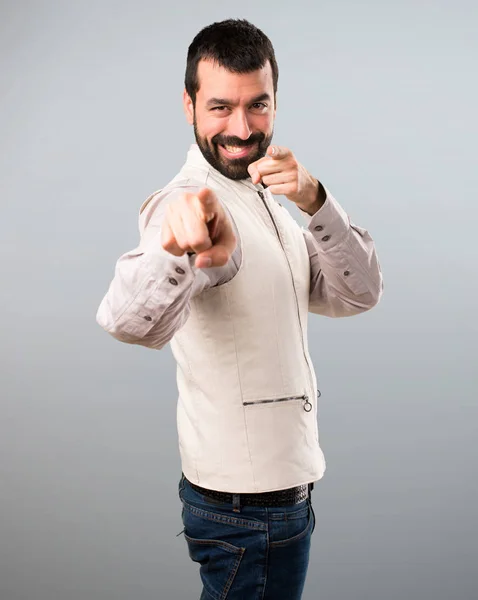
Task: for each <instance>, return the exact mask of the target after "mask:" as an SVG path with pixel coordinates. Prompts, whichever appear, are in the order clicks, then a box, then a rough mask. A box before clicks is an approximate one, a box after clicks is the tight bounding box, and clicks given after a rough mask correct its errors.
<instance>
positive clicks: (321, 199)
mask: <svg viewBox="0 0 478 600" xmlns="http://www.w3.org/2000/svg"><path fill="white" fill-rule="evenodd" d="M326 199H327V192H326V191H325V189H324V186H323V185H322V184H321V183H320V181H319V180H318V179H315V178H313V177H311V185H310V187H309V190H308V192H307V196H306V197H305V198H304V200H302V199H301V201H300V202H297V206H298V207H299V208H300V209H301V210H303V211H304V212H306V213H307V214H309V215H311V216H312V215H315V213H316V212H317V211H319V210H320V209H321V208H322V206H323V205H324V203H325V201H326Z"/></svg>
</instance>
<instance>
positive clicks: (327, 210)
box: [299, 187, 350, 251]
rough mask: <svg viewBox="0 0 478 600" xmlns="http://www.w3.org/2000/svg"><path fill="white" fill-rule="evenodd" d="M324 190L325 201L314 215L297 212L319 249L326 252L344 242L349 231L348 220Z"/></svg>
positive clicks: (338, 205)
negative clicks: (302, 217)
mask: <svg viewBox="0 0 478 600" xmlns="http://www.w3.org/2000/svg"><path fill="white" fill-rule="evenodd" d="M324 189H325V192H326V194H327V197H326V200H325V202H324V204H323V205H322V206H321V207H320V208H319V210H318V211H317V212H316V213H315V214H313V215H309V214H308V213H306V212H305V211H303V210H302V209H299V210H300V212H301V213H302V214H303V215H304V219H305V221H306V223H307V225H308V229H309V231H310V232H311V233H312V235H313V236H314V239H315V240H316V242H318V244H319V246H320V248H321V249H323V250H324V251H327V250H329V249H330V248H332V247H334V246H336V245H337V244H340V243H341V242H342V241H343V240H344V238H345V237H346V235H347V233H348V232H349V229H350V220H349V217H348V215H347V213H346V212H345V211H344V209H343V208H342V207H341V206H340V204H339V203H338V202H337V200H336V199H335V198H334V197H333V196H332V194H331V193H330V192H329V190H328V189H327V188H325V187H324Z"/></svg>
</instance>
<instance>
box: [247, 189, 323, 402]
mask: <svg viewBox="0 0 478 600" xmlns="http://www.w3.org/2000/svg"><path fill="white" fill-rule="evenodd" d="M257 193H258V194H259V197H260V199H261V200H262V202H263V204H264V206H265V207H266V210H267V212H268V213H269V217H270V219H271V221H272V224H273V225H274V229H275V231H276V234H277V239H278V240H279V243H280V245H281V248H282V252H283V253H284V257H285V261H286V263H287V266H288V267H289V272H290V277H291V280H292V287H293V288H294V296H295V303H296V305H297V318H298V321H299V328H300V334H301V336H300V337H301V341H302V352H303V354H304V358H305V364H306V365H307V369H308V372H309V379H310V365H309V361H308V360H307V356H306V353H305V346H304V331H303V329H302V323H301V322H300V308H299V300H298V299H297V289H296V287H295V281H294V275H293V273H292V268H291V266H290V262H289V259H288V257H287V253H286V251H285V248H284V244H283V243H282V238H281V236H280V233H279V229H278V227H277V224H276V222H275V221H274V217H273V216H272V212H271V210H270V208H269V205H268V204H267V202H266V199H265V197H264V194H263V192H261V191H259V190H258V191H257ZM310 383H311V384H312V381H310ZM312 387H313V386H312ZM317 391H319V390H317ZM319 393H320V392H319ZM307 402H308V403H309V404H310V402H309V400H308V398H307ZM311 408H312V405H311V404H310V408H309V410H308V411H307V412H310V409H311Z"/></svg>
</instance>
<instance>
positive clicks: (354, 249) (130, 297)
mask: <svg viewBox="0 0 478 600" xmlns="http://www.w3.org/2000/svg"><path fill="white" fill-rule="evenodd" d="M198 189H199V188H197V187H191V186H189V187H181V188H176V189H174V190H173V191H172V192H170V193H169V194H168V195H167V196H166V197H163V198H162V199H161V197H160V195H159V194H156V195H155V196H154V197H153V198H152V200H151V201H150V202H149V203H148V204H147V205H146V208H145V210H144V212H143V214H142V218H143V219H144V231H143V235H142V237H141V241H140V244H139V246H138V247H137V248H135V249H134V250H131V251H129V252H126V253H125V254H123V255H122V256H121V257H120V258H119V259H118V261H117V263H116V268H115V274H114V278H113V280H112V282H111V284H110V286H109V289H108V291H107V293H106V295H105V296H104V298H103V300H102V302H101V304H100V307H99V309H98V312H97V316H96V318H97V321H98V323H99V324H100V325H101V327H103V328H104V329H105V330H106V331H107V332H108V333H110V334H111V335H112V336H113V337H115V338H116V339H118V340H120V341H123V342H126V343H131V344H139V345H142V346H147V347H150V348H157V349H159V348H162V347H163V346H164V345H165V344H167V342H169V340H170V339H171V338H172V337H173V336H174V334H175V332H176V331H178V329H179V328H180V327H181V326H182V325H183V324H184V323H185V322H186V320H187V318H188V316H189V311H190V308H189V300H190V298H191V297H193V296H196V295H197V294H201V293H202V292H203V291H205V290H206V289H208V288H209V287H211V286H216V285H221V284H223V283H225V282H227V281H229V280H230V279H232V278H233V277H234V275H235V274H236V273H237V270H238V266H239V264H240V262H241V247H240V241H239V242H238V245H237V247H236V249H235V251H234V253H233V255H232V257H231V259H230V260H229V262H228V263H227V264H226V265H225V266H224V267H217V268H210V269H198V268H196V267H195V266H194V256H193V257H188V256H187V255H184V256H182V257H176V256H173V255H172V254H169V253H168V252H166V251H165V250H164V249H163V248H162V246H161V223H162V221H163V218H164V214H165V207H166V204H168V203H169V202H174V200H175V199H176V198H177V197H178V195H179V194H182V193H184V192H193V193H194V192H197V191H198ZM326 191H327V199H326V201H325V203H324V205H323V206H322V207H321V208H320V210H319V211H318V212H316V213H315V215H313V216H312V217H311V216H310V215H307V214H306V213H303V215H304V218H305V220H306V221H307V222H308V228H307V229H303V234H304V238H305V242H306V245H307V249H308V252H309V259H310V301H309V309H310V311H311V312H314V313H317V314H321V315H325V316H329V317H346V316H351V315H354V314H358V313H361V312H364V311H366V310H369V309H370V308H372V307H373V306H375V305H376V304H377V302H378V301H379V300H380V297H381V294H382V289H383V283H382V274H381V270H380V265H379V262H378V259H377V255H376V250H375V246H374V242H373V240H372V238H371V236H370V234H369V233H368V232H367V231H366V230H365V229H362V228H360V227H357V226H356V225H353V224H352V223H351V222H350V219H349V217H348V216H347V214H346V213H345V211H344V210H343V208H342V207H341V206H340V205H339V204H338V202H337V201H336V200H335V199H334V198H333V197H332V195H331V194H330V193H329V192H328V190H326ZM231 219H232V218H231ZM233 225H234V221H233ZM236 237H237V238H238V239H239V237H238V236H236Z"/></svg>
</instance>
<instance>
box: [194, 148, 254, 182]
mask: <svg viewBox="0 0 478 600" xmlns="http://www.w3.org/2000/svg"><path fill="white" fill-rule="evenodd" d="M186 165H187V166H191V167H195V168H196V169H201V170H202V171H207V172H208V173H211V174H213V176H214V178H215V179H219V180H220V181H222V182H223V183H225V184H226V185H228V186H230V187H235V188H236V189H238V191H242V192H244V186H246V187H247V188H248V189H250V190H252V191H253V192H265V187H264V186H263V185H262V184H261V183H258V184H257V185H254V184H253V183H252V180H251V178H250V177H248V178H247V179H241V180H234V179H229V177H225V176H224V175H223V174H222V173H220V172H219V171H218V170H217V169H215V168H214V167H213V166H212V165H210V164H209V163H208V161H207V160H206V159H205V158H204V156H203V154H202V152H201V150H200V148H199V146H198V145H197V144H191V146H190V147H189V150H188V154H187V159H186Z"/></svg>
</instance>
